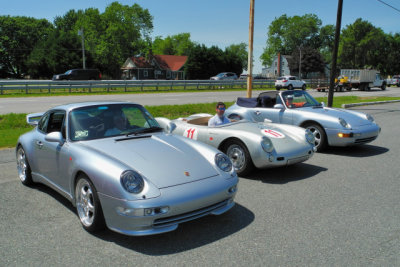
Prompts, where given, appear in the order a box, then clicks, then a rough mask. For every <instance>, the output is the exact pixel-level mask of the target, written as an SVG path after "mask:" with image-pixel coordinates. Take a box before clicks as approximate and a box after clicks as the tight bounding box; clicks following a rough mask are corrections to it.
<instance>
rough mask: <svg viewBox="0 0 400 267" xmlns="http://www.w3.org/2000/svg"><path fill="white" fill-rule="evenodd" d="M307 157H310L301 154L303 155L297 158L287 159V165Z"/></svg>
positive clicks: (304, 159)
mask: <svg viewBox="0 0 400 267" xmlns="http://www.w3.org/2000/svg"><path fill="white" fill-rule="evenodd" d="M309 158H310V156H309V155H307V156H303V157H299V158H294V159H289V160H288V161H287V165H291V164H295V163H299V162H303V161H306V160H308V159H309Z"/></svg>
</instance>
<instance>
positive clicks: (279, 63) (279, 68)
mask: <svg viewBox="0 0 400 267" xmlns="http://www.w3.org/2000/svg"><path fill="white" fill-rule="evenodd" d="M291 58H292V56H288V55H281V54H278V55H277V56H275V58H274V59H273V60H272V64H271V65H270V66H269V67H266V68H263V69H262V76H263V77H266V78H271V79H274V78H277V77H280V76H283V75H290V69H289V61H290V60H291Z"/></svg>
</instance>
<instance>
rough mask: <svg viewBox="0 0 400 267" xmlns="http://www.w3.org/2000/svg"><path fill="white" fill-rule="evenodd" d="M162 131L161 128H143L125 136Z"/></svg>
mask: <svg viewBox="0 0 400 267" xmlns="http://www.w3.org/2000/svg"><path fill="white" fill-rule="evenodd" d="M162 130H163V128H161V127H150V128H143V129H140V130H135V131H131V132H129V133H127V134H126V136H129V135H138V134H142V133H153V132H161V131H162Z"/></svg>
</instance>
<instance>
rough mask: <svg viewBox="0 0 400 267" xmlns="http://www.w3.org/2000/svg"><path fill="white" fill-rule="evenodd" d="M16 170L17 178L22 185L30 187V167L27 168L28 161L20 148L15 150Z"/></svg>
mask: <svg viewBox="0 0 400 267" xmlns="http://www.w3.org/2000/svg"><path fill="white" fill-rule="evenodd" d="M17 170H18V177H19V179H20V180H21V183H23V184H24V185H30V184H32V183H33V181H32V173H31V167H30V166H29V162H28V159H27V158H26V154H25V150H24V148H23V147H22V146H18V149H17Z"/></svg>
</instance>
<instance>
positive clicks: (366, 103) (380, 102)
mask: <svg viewBox="0 0 400 267" xmlns="http://www.w3.org/2000/svg"><path fill="white" fill-rule="evenodd" d="M394 102H400V100H386V101H376V102H363V103H353V104H342V108H351V107H358V106H368V105H378V104H385V103H394Z"/></svg>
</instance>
